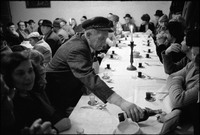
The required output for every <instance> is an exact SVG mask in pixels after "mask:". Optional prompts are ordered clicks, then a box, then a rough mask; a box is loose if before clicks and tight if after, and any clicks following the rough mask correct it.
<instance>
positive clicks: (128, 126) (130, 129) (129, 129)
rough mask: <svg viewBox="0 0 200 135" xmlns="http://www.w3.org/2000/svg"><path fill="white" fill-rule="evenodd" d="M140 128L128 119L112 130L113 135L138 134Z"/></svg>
mask: <svg viewBox="0 0 200 135" xmlns="http://www.w3.org/2000/svg"><path fill="white" fill-rule="evenodd" d="M140 133H141V131H140V127H139V125H138V124H137V123H136V122H133V121H132V120H130V119H126V120H125V121H123V122H120V123H119V124H118V126H117V128H116V129H115V130H114V134H140Z"/></svg>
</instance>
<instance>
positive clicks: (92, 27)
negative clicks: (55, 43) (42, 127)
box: [47, 17, 143, 121]
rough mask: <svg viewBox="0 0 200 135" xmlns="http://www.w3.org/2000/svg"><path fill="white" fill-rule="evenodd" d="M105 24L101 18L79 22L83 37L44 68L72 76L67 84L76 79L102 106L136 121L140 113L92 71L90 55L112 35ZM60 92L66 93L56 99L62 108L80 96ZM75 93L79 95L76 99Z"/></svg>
mask: <svg viewBox="0 0 200 135" xmlns="http://www.w3.org/2000/svg"><path fill="white" fill-rule="evenodd" d="M109 23H110V21H109V20H108V19H106V18H104V17H94V18H92V19H88V20H86V21H85V22H83V24H82V27H83V28H84V29H85V33H84V34H77V35H75V36H73V37H72V38H71V39H70V40H69V41H68V42H66V43H64V44H63V45H62V46H61V47H60V48H59V49H58V51H57V53H56V54H55V56H54V57H53V59H52V61H51V62H50V63H49V65H48V66H47V72H59V71H66V72H70V73H72V75H71V78H70V80H72V79H74V78H76V79H78V80H77V83H79V82H81V83H82V84H83V85H85V86H86V87H87V88H88V89H89V90H90V91H91V92H92V93H94V94H95V95H96V96H97V97H98V98H99V99H100V100H102V101H103V102H104V103H106V102H109V103H111V104H115V105H117V106H119V107H120V108H121V109H122V110H123V111H125V112H126V113H127V114H128V117H130V118H131V119H132V120H133V121H138V120H139V118H140V117H142V116H143V111H142V109H141V108H140V107H138V106H137V105H135V104H133V103H130V102H128V101H126V100H125V99H123V98H122V97H120V96H119V95H118V94H117V93H115V92H114V91H113V90H112V89H111V88H109V87H108V86H107V85H106V83H105V82H104V81H102V80H101V79H100V77H99V76H98V75H96V74H95V72H94V69H93V68H92V64H93V58H92V53H93V52H95V51H99V50H101V49H102V48H103V47H104V45H105V44H106V38H107V37H108V32H109V31H112V29H111V28H110V26H109ZM61 75H62V74H61ZM57 77H58V76H57ZM64 78H67V76H63V79H64ZM54 80H56V78H54ZM70 80H69V81H70ZM78 81H79V82H78ZM66 83H67V82H66ZM47 85H48V82H47ZM65 85H67V84H65ZM71 85H72V84H71ZM73 85H75V84H73ZM76 85H77V84H76ZM47 91H48V89H47ZM53 91H54V93H56V92H57V91H56V90H53ZM63 91H66V93H65V94H66V95H62V97H59V98H60V99H61V98H63V99H65V100H68V101H66V102H65V104H66V103H67V102H70V100H69V99H71V100H73V99H74V98H77V97H78V98H77V101H74V102H78V100H79V98H80V97H81V96H82V94H81V93H80V91H81V89H74V90H70V89H63ZM63 91H62V92H63ZM79 93H80V95H78V94H79ZM60 95H61V94H60ZM60 99H59V100H60ZM57 100H58V99H57ZM71 104H73V103H71ZM58 105H59V104H58ZM69 105H70V104H69Z"/></svg>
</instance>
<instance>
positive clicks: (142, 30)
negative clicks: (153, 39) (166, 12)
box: [139, 22, 155, 34]
mask: <svg viewBox="0 0 200 135" xmlns="http://www.w3.org/2000/svg"><path fill="white" fill-rule="evenodd" d="M148 27H149V29H150V30H151V31H152V33H153V34H154V33H155V26H154V24H153V23H152V22H149V26H148ZM139 32H146V31H145V25H142V24H141V25H140V29H139Z"/></svg>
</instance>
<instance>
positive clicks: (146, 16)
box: [141, 14, 151, 22]
mask: <svg viewBox="0 0 200 135" xmlns="http://www.w3.org/2000/svg"><path fill="white" fill-rule="evenodd" d="M141 19H142V21H146V22H149V21H150V19H151V18H150V16H149V15H148V14H143V15H142V17H141Z"/></svg>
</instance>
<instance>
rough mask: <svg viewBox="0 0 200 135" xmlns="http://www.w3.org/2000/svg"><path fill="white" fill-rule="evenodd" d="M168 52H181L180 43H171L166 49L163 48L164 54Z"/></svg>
mask: <svg viewBox="0 0 200 135" xmlns="http://www.w3.org/2000/svg"><path fill="white" fill-rule="evenodd" d="M170 52H176V53H178V52H181V45H180V44H178V43H173V44H171V45H170V46H169V47H168V48H167V50H165V54H166V55H167V54H169V53H170Z"/></svg>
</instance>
